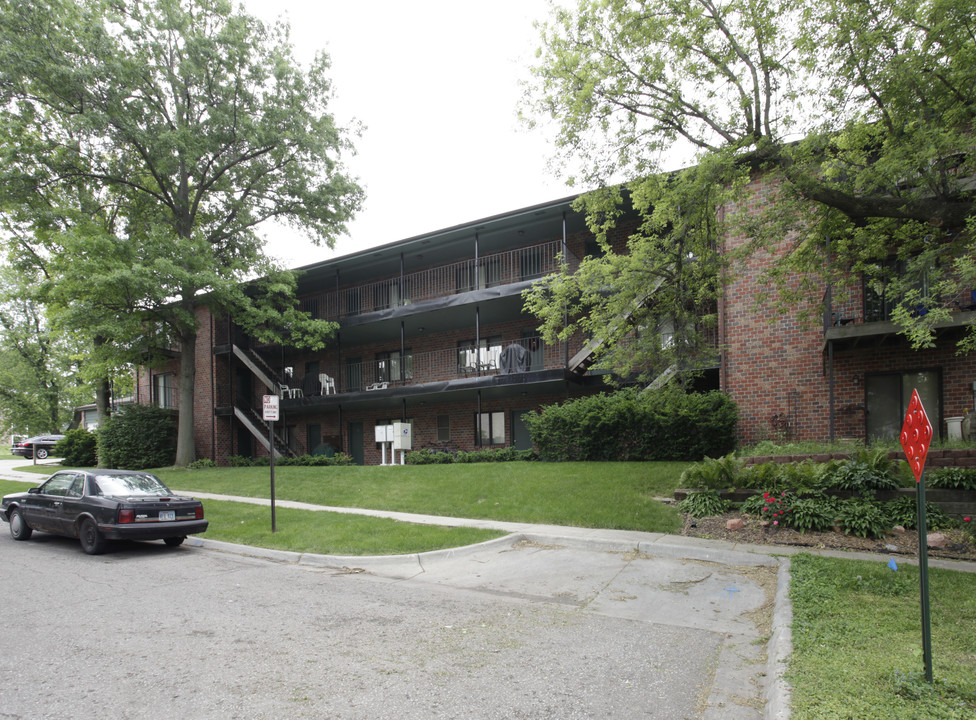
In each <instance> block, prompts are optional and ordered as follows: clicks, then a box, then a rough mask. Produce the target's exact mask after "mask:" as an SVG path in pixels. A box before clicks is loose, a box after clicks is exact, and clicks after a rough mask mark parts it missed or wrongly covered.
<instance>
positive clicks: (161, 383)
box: [153, 373, 176, 408]
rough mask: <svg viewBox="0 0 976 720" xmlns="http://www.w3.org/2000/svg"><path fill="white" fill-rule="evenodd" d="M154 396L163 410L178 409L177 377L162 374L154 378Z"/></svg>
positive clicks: (172, 374)
mask: <svg viewBox="0 0 976 720" xmlns="http://www.w3.org/2000/svg"><path fill="white" fill-rule="evenodd" d="M153 396H154V399H155V402H156V405H158V406H159V407H161V408H175V407H176V375H175V374H174V373H162V374H160V375H154V376H153Z"/></svg>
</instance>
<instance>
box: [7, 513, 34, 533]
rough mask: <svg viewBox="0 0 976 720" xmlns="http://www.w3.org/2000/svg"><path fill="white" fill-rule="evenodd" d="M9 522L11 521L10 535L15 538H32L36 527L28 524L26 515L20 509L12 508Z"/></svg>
mask: <svg viewBox="0 0 976 720" xmlns="http://www.w3.org/2000/svg"><path fill="white" fill-rule="evenodd" d="M7 522H9V523H10V537H12V538H13V539H14V540H30V536H31V535H32V534H33V533H34V528H32V527H31V526H30V525H28V524H27V521H26V520H24V516H23V515H21V514H20V510H11V511H10V517H9V518H7Z"/></svg>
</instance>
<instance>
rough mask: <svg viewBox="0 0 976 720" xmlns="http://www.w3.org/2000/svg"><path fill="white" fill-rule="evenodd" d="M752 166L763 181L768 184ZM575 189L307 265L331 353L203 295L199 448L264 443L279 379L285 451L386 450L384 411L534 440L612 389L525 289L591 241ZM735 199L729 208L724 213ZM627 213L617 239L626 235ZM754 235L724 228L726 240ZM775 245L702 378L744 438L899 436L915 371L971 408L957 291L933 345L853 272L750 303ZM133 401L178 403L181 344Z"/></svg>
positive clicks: (932, 404) (422, 439)
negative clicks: (531, 425) (287, 343)
mask: <svg viewBox="0 0 976 720" xmlns="http://www.w3.org/2000/svg"><path fill="white" fill-rule="evenodd" d="M768 182H769V181H768V179H766V178H757V179H756V181H755V182H754V184H753V187H752V188H751V190H752V192H753V195H754V197H759V198H761V197H762V193H763V192H765V191H766V189H767V188H766V183H768ZM572 200H573V198H567V199H564V200H559V201H555V202H552V203H547V204H542V205H537V206H533V207H529V208H524V209H521V210H515V211H513V212H510V213H505V214H503V215H498V216H495V217H491V218H486V219H482V220H477V221H474V222H471V223H467V224H464V225H459V226H456V227H453V228H448V229H445V230H440V231H437V232H433V233H430V234H425V235H420V236H417V237H413V238H409V239H406V240H402V241H399V242H395V243H391V244H388V245H385V246H382V247H378V248H373V249H370V250H365V251H362V252H359V253H355V254H351V255H347V256H344V257H340V258H336V259H334V260H329V261H326V262H322V263H318V264H315V265H310V266H307V267H304V268H301V270H302V275H301V278H300V280H299V296H300V298H301V302H302V305H303V308H304V309H305V310H307V311H309V312H311V313H312V314H313V315H314V316H316V317H320V318H325V319H329V320H335V321H337V322H338V323H339V325H340V329H339V331H338V333H337V335H336V336H335V337H334V338H333V340H332V341H330V343H329V345H328V347H327V348H326V349H325V350H323V351H320V352H304V351H297V350H294V349H291V348H287V347H281V346H277V345H276V346H260V345H257V344H255V343H254V342H252V341H251V340H250V339H249V338H247V337H246V336H244V335H243V333H241V332H240V331H239V330H238V329H237V328H236V327H235V325H234V324H233V321H232V319H226V318H216V317H211V316H210V314H209V313H208V312H207V311H206V309H203V308H201V309H200V310H199V311H198V317H199V320H200V324H201V330H200V333H199V336H198V341H197V350H196V352H197V376H196V378H197V387H196V394H195V403H196V407H195V408H194V422H195V427H196V452H197V456H198V457H201V458H212V459H214V460H216V461H218V462H222V461H223V460H225V459H226V458H227V457H228V456H231V455H246V456H250V455H253V454H265V453H267V452H268V447H267V445H268V432H267V428H266V427H265V425H264V424H263V423H262V422H261V420H260V407H261V405H260V401H261V396H262V395H264V394H268V393H276V394H280V396H281V411H282V419H281V421H280V422H278V423H276V428H281V429H282V430H283V432H281V433H280V434H279V437H278V438H276V441H275V445H276V450H277V451H278V452H280V453H283V454H303V453H315V452H328V451H330V450H341V451H343V452H346V453H348V454H350V455H351V456H352V457H353V458H355V460H356V461H357V462H360V463H366V464H378V463H379V462H380V460H381V449H380V446H379V445H378V444H377V443H376V442H375V433H374V428H375V427H376V426H377V425H385V424H387V423H390V422H394V421H408V422H411V423H412V427H413V447H414V448H415V449H416V448H431V449H455V450H469V449H473V448H476V447H516V448H528V447H531V439H530V437H529V436H528V433H527V432H526V428H525V425H524V423H523V422H522V420H521V415H522V413H524V412H526V411H528V410H532V409H537V408H539V407H540V406H541V405H545V404H551V403H556V402H560V401H563V400H565V399H567V398H572V397H577V396H580V395H583V394H586V393H592V392H598V391H600V390H603V389H606V386H605V385H604V384H603V382H602V379H601V377H600V376H599V375H596V374H594V373H592V372H590V371H588V370H587V367H588V353H587V349H586V345H585V343H584V339H583V338H576V339H574V340H572V341H570V342H568V343H559V344H556V345H551V344H547V343H545V342H544V341H543V340H542V338H540V337H538V334H537V331H536V327H537V325H538V321H537V320H535V319H534V318H533V317H531V316H529V315H527V314H526V313H525V312H524V311H523V307H522V298H521V293H522V291H523V290H524V289H525V288H526V287H528V286H529V285H530V284H531V283H532V282H533V281H534V280H536V279H538V278H540V277H542V276H544V275H546V274H547V273H550V272H553V271H554V270H556V269H557V267H558V264H559V262H560V261H562V260H563V259H565V261H566V262H568V263H569V264H570V266H573V265H574V264H576V263H578V262H579V258H581V257H584V256H585V255H587V254H592V253H593V252H594V251H595V244H594V242H593V237H592V235H591V234H590V233H589V231H588V230H587V229H586V226H585V224H584V221H583V218H582V216H580V215H579V214H578V213H576V212H574V211H573V210H572V209H571V207H570V206H571V202H572ZM726 210H728V208H726V209H720V212H724V211H726ZM626 227H627V226H626V225H622V226H621V230H620V231H619V237H617V238H616V239H615V240H616V242H615V243H614V244H613V246H614V247H623V241H624V240H625V236H626ZM743 240H744V238H740V237H736V236H729V237H726V238H724V242H725V247H727V248H732V247H735V246H736V245H737V244H739V243H741V242H742V241H743ZM765 262H768V260H764V259H762V258H760V257H758V256H757V257H754V258H753V259H752V260H750V261H749V263H748V264H746V265H743V266H741V267H739V268H738V269H737V271H736V272H735V274H734V279H733V281H732V282H731V284H730V285H729V286H728V288H727V290H726V292H725V294H724V296H723V298H722V299H721V300H720V302H719V307H718V311H719V323H718V334H717V342H718V343H719V347H720V350H721V353H720V362H719V366H718V367H716V368H711V369H709V371H708V372H706V379H705V386H706V387H708V386H713V387H720V388H721V389H722V390H724V391H725V392H727V393H729V394H730V395H731V397H732V398H733V399H734V400H735V401H736V402H737V404H738V406H739V411H740V439H741V441H742V442H743V443H752V442H755V441H757V440H760V439H764V438H775V439H828V438H830V437H838V438H839V437H853V438H862V439H863V438H866V437H872V436H877V435H891V434H892V433H893V432H894V431H895V429H896V428H897V427H900V424H901V418H902V417H904V411H905V405H906V403H907V401H908V396H910V394H911V389H912V387H916V386H917V387H919V391H920V393H921V395H922V399H923V402H924V403H925V406H926V409H927V411H928V414H929V416H930V417H931V418H932V419H933V422H936V421H937V423H938V427H939V431H941V432H943V433H944V432H945V423H944V419H945V418H947V417H950V416H958V415H962V414H963V412H964V410H965V409H967V408H969V409H971V408H972V407H973V403H974V398H973V393H974V389H973V383H974V381H976V357H973V356H972V355H968V356H960V355H957V354H956V348H955V340H956V339H957V338H958V336H959V333H960V332H962V331H963V330H964V328H965V326H966V325H968V324H971V323H972V322H974V321H976V312H973V310H974V309H976V308H973V307H969V306H968V305H967V304H966V300H969V302H970V303H971V302H972V300H971V298H961V302H960V303H959V305H958V308H956V310H957V312H956V313H955V314H954V316H953V321H952V322H950V323H948V324H947V325H946V326H945V327H943V328H941V329H940V335H939V337H938V339H937V341H936V347H935V348H933V349H927V350H919V351H914V350H911V349H910V348H909V346H908V345H907V342H906V341H905V340H904V339H903V338H902V337H901V336H899V335H897V334H896V333H895V329H894V326H893V325H892V324H891V322H890V318H889V316H888V315H887V313H886V308H887V305H886V304H885V302H884V299H883V298H876V297H874V296H872V295H871V293H870V292H869V291H867V290H865V288H864V287H863V284H861V283H860V282H859V281H855V283H854V286H853V287H852V288H851V289H850V290H851V292H849V293H845V298H846V299H845V302H844V304H843V305H842V306H834V305H833V304H832V301H831V294H830V293H828V292H827V290H828V289H827V288H826V287H825V288H823V292H822V293H821V294H819V295H818V296H817V297H811V298H810V299H809V302H810V303H811V304H820V303H822V302H824V301H825V300H826V312H825V313H824V317H825V318H827V320H826V321H825V322H824V323H823V326H822V327H819V326H818V327H811V326H807V325H804V324H802V323H799V322H798V321H797V319H796V318H795V317H787V316H783V317H780V316H773V311H772V310H769V311H763V310H759V311H757V310H756V308H755V307H754V305H755V302H754V301H755V297H756V287H757V284H758V277H759V273H760V272H761V271H762V269H763V267H764V263H765ZM136 395H137V401H142V402H146V401H151V402H155V403H158V404H161V405H164V406H170V407H172V406H175V403H176V401H177V392H176V374H175V360H174V361H173V362H171V364H170V366H168V367H165V368H163V369H161V370H153V371H151V372H143V373H141V374H140V376H139V382H138V388H137V393H136Z"/></svg>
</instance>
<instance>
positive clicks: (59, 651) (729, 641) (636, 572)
mask: <svg viewBox="0 0 976 720" xmlns="http://www.w3.org/2000/svg"><path fill="white" fill-rule="evenodd" d="M0 530H2V531H3V532H2V534H0V568H2V572H3V582H2V584H0V603H2V607H3V614H4V618H5V620H6V628H5V632H4V650H3V651H2V652H0V717H3V718H92V717H103V716H114V717H122V718H149V717H151V718H180V719H187V718H343V719H353V718H356V719H358V718H363V719H366V718H369V719H374V718H376V719H381V718H397V719H398V720H401V719H407V718H474V719H477V718H492V719H493V720H494V719H498V718H567V719H569V718H627V719H632V718H660V719H662V720H664V719H667V720H681V719H684V718H688V719H693V718H694V719H697V718H703V719H707V720H712V719H717V718H722V719H723V720H738V719H740V718H741V719H742V720H757V719H758V718H762V717H764V716H765V717H782V715H779V714H776V713H772V714H771V712H770V708H776V707H779V708H782V707H784V704H783V703H779V704H777V703H772V704H771V703H770V702H769V698H770V693H771V680H774V679H775V678H774V676H775V675H776V674H777V673H776V664H777V662H781V659H779V660H777V658H776V657H775V656H774V657H773V658H772V659H770V657H768V653H767V650H768V649H769V648H770V645H771V643H770V641H769V639H770V637H771V636H773V635H775V634H776V627H775V625H776V621H775V617H774V616H775V612H774V610H775V609H776V606H777V600H779V601H781V600H782V597H783V595H784V593H783V585H784V583H783V581H782V578H783V577H784V576H785V575H786V573H785V572H784V567H783V565H782V563H785V562H786V561H783V560H778V559H775V558H771V557H769V556H766V555H763V554H756V553H744V552H743V553H737V552H730V551H728V550H721V551H717V550H715V549H714V548H711V547H709V546H708V545H707V544H703V543H697V544H696V543H691V544H688V545H682V544H680V543H678V542H676V541H677V540H680V539H675V538H671V539H668V538H667V537H666V536H652V535H649V534H644V533H604V534H598V535H593V534H592V532H591V531H586V532H575V533H574V532H572V530H573V529H562V531H560V529H554V528H547V529H545V532H536V533H533V532H531V531H530V529H528V528H527V529H525V530H524V531H523V532H516V533H513V534H512V535H509V536H508V537H506V538H502V539H500V540H496V541H492V542H490V543H486V544H483V545H479V546H474V547H471V548H462V549H458V550H453V551H439V552H435V553H427V554H423V555H412V556H403V557H393V558H357V557H344V558H338V557H328V556H319V555H309V554H302V555H298V554H294V553H279V552H271V551H261V550H259V549H251V548H244V547H241V546H233V545H227V544H224V543H217V542H213V541H206V540H204V541H194V540H192V539H191V541H188V543H187V544H186V545H184V546H182V547H179V548H167V547H165V546H164V545H163V544H162V543H161V542H153V543H117V544H113V545H112V546H111V548H110V550H109V552H108V553H106V554H105V555H102V556H97V557H89V556H86V555H84V554H83V553H82V552H81V549H80V547H79V544H78V542H77V541H76V540H70V539H64V538H58V537H54V536H51V535H46V534H42V533H35V534H34V537H33V538H32V539H31V540H30V541H27V542H15V541H13V540H12V539H11V538H10V537H9V534H7V532H6V527H5V526H0ZM672 541H675V542H672ZM780 624H782V623H780ZM774 655H775V654H774Z"/></svg>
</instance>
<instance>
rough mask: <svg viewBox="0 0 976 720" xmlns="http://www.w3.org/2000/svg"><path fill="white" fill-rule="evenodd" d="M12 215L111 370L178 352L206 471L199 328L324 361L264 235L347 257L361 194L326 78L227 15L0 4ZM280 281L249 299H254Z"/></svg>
mask: <svg viewBox="0 0 976 720" xmlns="http://www.w3.org/2000/svg"><path fill="white" fill-rule="evenodd" d="M0 33H2V37H0V41H2V42H0V94H2V97H0V152H2V153H3V157H2V158H0V161H2V162H0V187H2V188H3V189H2V190H0V193H2V196H0V208H2V210H3V211H4V212H5V213H6V215H7V226H8V227H9V228H13V229H14V230H15V232H13V233H12V236H13V239H14V240H15V241H16V242H17V245H18V252H17V262H26V263H29V262H31V261H33V262H36V263H38V264H39V265H43V266H45V267H46V268H48V270H49V274H50V277H51V296H50V297H51V298H52V307H54V308H55V311H56V312H57V313H58V314H59V316H60V322H62V323H64V324H67V325H75V326H78V327H83V328H85V329H86V330H87V332H88V333H89V335H90V339H91V347H92V349H93V351H95V350H97V351H98V352H96V353H95V355H94V357H95V358H96V362H95V363H94V364H96V365H98V364H99V363H105V362H107V360H106V357H108V356H113V355H114V354H115V353H117V352H118V351H119V350H120V349H125V350H129V351H138V350H142V349H144V348H145V339H146V338H147V337H152V338H154V341H155V342H157V343H166V344H168V345H171V346H176V347H178V348H179V349H180V351H181V356H180V358H181V360H180V372H179V406H180V419H179V439H178V447H177V462H178V463H180V464H186V463H188V462H190V461H192V460H193V456H194V449H193V387H194V375H195V355H196V353H195V346H196V338H197V330H198V322H197V318H196V316H195V309H196V308H197V307H199V306H200V305H209V306H210V307H211V308H212V309H213V310H214V311H215V312H223V311H227V312H231V313H233V314H234V315H235V317H236V318H237V319H238V320H239V322H241V323H242V324H244V325H245V326H248V325H249V324H250V329H252V330H254V332H256V333H259V334H261V335H262V336H264V337H266V338H271V337H278V336H279V333H278V332H277V331H278V329H279V328H282V327H288V328H290V332H291V333H292V336H291V337H290V338H288V339H289V340H290V341H293V342H296V343H299V342H300V343H304V344H305V345H308V346H311V347H316V346H320V345H321V344H322V342H323V340H324V338H325V337H326V336H327V334H328V333H329V332H330V331H331V329H332V326H331V325H330V324H329V323H325V322H324V321H320V320H314V319H311V318H309V317H308V316H306V315H304V314H302V313H300V312H298V311H297V310H296V309H295V303H294V277H292V276H291V275H290V274H288V273H284V272H280V271H278V270H276V269H275V268H274V267H273V264H272V263H271V262H270V260H269V259H268V258H267V256H266V255H265V253H264V250H263V243H262V240H261V239H260V237H259V236H258V235H257V233H256V229H257V228H258V226H259V225H260V224H261V223H262V222H265V221H267V220H271V219H277V220H279V221H284V222H285V223H287V224H290V225H291V226H293V227H295V228H296V229H300V230H303V231H305V232H306V233H308V234H309V235H310V236H311V237H312V238H313V239H315V240H316V241H318V242H324V243H327V244H330V245H331V244H332V242H333V241H334V239H335V237H336V236H337V235H338V234H339V233H341V232H342V231H344V229H345V228H344V224H345V222H346V221H347V220H348V219H349V218H350V217H351V216H352V214H353V213H354V212H355V210H356V209H358V207H359V204H360V202H361V196H362V192H361V190H360V188H359V187H358V186H357V184H356V183H355V182H354V181H353V180H352V179H350V178H349V177H348V175H347V173H346V172H345V170H344V168H343V165H342V162H341V159H342V155H343V153H345V152H349V151H351V145H350V141H349V138H348V136H347V133H345V132H344V131H343V130H342V129H341V128H339V127H337V126H336V124H335V122H334V119H333V117H332V116H331V114H330V113H329V112H328V102H329V100H330V98H331V88H330V84H329V80H328V68H329V64H328V58H327V56H326V55H324V54H321V55H319V56H318V57H317V58H316V60H315V61H314V63H313V64H312V65H311V66H310V67H308V68H303V67H301V66H300V65H299V64H298V63H297V62H296V61H295V59H294V57H293V55H292V48H291V45H290V43H289V40H288V30H287V27H286V26H284V25H280V24H279V25H274V26H266V25H264V24H262V23H261V22H259V21H258V20H256V19H254V18H252V17H250V16H248V15H246V14H244V13H242V12H237V11H234V10H233V8H232V6H231V4H230V3H229V2H226V1H225V0H0ZM255 276H261V277H263V278H265V279H264V280H263V281H262V282H261V283H259V284H258V285H252V286H250V289H249V291H248V292H245V291H244V288H243V287H242V284H241V283H242V281H244V280H248V279H250V278H253V277H255Z"/></svg>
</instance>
